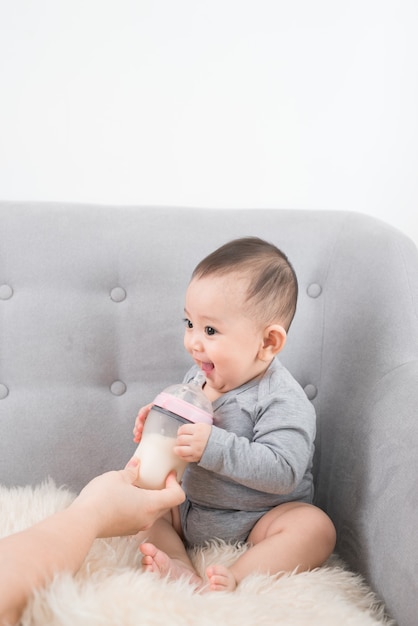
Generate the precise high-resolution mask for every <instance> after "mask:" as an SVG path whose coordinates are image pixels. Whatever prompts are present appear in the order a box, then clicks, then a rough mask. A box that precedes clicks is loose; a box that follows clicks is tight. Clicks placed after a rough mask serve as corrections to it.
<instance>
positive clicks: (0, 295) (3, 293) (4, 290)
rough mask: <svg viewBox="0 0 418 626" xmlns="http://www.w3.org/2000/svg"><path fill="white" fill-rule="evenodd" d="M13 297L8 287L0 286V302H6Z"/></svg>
mask: <svg viewBox="0 0 418 626" xmlns="http://www.w3.org/2000/svg"><path fill="white" fill-rule="evenodd" d="M12 295H13V289H12V288H11V287H10V285H0V300H8V299H9V298H11V297H12Z"/></svg>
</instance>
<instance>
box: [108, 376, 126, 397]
mask: <svg viewBox="0 0 418 626" xmlns="http://www.w3.org/2000/svg"><path fill="white" fill-rule="evenodd" d="M110 391H111V392H112V393H113V395H114V396H123V394H124V393H125V391H126V385H125V383H123V382H122V381H121V380H115V382H113V383H112V384H111V385H110Z"/></svg>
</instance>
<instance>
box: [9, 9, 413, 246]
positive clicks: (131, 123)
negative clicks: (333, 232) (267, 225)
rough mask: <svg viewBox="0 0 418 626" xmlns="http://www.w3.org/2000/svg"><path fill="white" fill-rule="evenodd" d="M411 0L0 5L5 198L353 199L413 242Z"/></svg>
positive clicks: (284, 202) (315, 204) (343, 203)
mask: <svg viewBox="0 0 418 626" xmlns="http://www.w3.org/2000/svg"><path fill="white" fill-rule="evenodd" d="M417 33H418V2H417V0H409V1H408V0H393V1H392V2H389V1H386V0H376V1H371V0H359V1H357V0H353V1H352V0H348V1H347V0H346V1H340V0H329V1H326V0H318V1H316V0H300V1H298V0H285V1H282V0H205V1H203V0H179V1H177V0H0V89H1V93H0V199H3V200H26V199H27V200H58V201H81V202H93V203H106V204H113V203H117V204H151V205H186V206H197V207H233V208H239V207H281V208H291V209H298V208H307V209H317V208H319V209H338V210H342V209H349V210H354V211H362V212H365V213H369V214H371V215H375V216H377V217H380V218H382V219H384V220H385V221H388V222H389V223H392V224H393V225H394V226H397V227H398V228H400V229H401V230H403V231H404V232H406V233H408V234H410V235H411V236H412V237H413V238H414V239H415V241H417V242H418V225H417V224H416V221H417V220H416V217H415V216H416V215H417V208H418V123H417V120H418V114H417V111H418V34H417Z"/></svg>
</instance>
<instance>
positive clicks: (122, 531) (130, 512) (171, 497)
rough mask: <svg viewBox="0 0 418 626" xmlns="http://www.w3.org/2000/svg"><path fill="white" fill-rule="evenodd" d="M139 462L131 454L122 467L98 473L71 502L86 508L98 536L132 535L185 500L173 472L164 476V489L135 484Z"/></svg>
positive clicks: (78, 506)
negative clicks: (117, 469)
mask: <svg viewBox="0 0 418 626" xmlns="http://www.w3.org/2000/svg"><path fill="white" fill-rule="evenodd" d="M139 464H140V462H139V459H138V458H136V457H132V459H131V460H130V461H129V463H128V464H127V466H126V467H125V469H123V470H119V471H113V472H107V473H106V474H102V475H101V476H97V478H94V479H93V480H91V481H90V482H89V483H88V485H86V487H84V489H83V490H82V491H81V493H80V495H79V496H78V497H77V498H76V499H75V500H74V502H73V503H72V504H71V507H73V508H74V507H75V508H78V509H79V508H80V507H81V508H83V509H85V515H89V516H91V518H90V519H93V520H95V521H96V535H97V537H115V536H121V535H134V534H136V533H137V532H139V531H140V530H146V529H148V528H149V527H150V526H152V524H153V523H154V522H155V521H156V520H157V519H158V518H159V517H161V516H162V515H164V513H166V512H167V511H168V510H169V509H171V508H173V507H175V506H178V505H179V504H181V502H183V501H184V499H185V494H184V491H183V490H182V488H181V487H180V485H179V484H178V482H177V481H176V478H175V474H174V473H171V474H169V476H168V477H167V481H166V487H165V488H164V489H159V490H148V489H140V488H138V487H135V486H134V484H133V483H135V481H136V480H137V479H138V474H139Z"/></svg>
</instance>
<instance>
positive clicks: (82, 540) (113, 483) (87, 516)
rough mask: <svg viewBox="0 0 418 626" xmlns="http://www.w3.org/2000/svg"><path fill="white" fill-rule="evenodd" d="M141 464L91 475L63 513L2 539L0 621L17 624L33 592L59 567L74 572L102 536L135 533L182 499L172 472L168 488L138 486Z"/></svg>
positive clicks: (0, 554)
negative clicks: (136, 482) (146, 488)
mask: <svg viewBox="0 0 418 626" xmlns="http://www.w3.org/2000/svg"><path fill="white" fill-rule="evenodd" d="M138 468H139V464H138V461H137V459H135V458H134V459H132V460H131V461H130V462H129V463H128V465H127V467H126V468H125V469H124V470H120V471H114V472H107V473H106V474H102V475H101V476H98V477H97V478H95V479H93V480H92V481H91V482H90V483H89V484H88V485H87V486H86V487H85V488H84V489H83V490H82V491H81V493H80V495H79V496H78V497H77V498H76V499H75V500H74V502H73V503H72V504H71V505H70V506H69V507H68V508H66V509H64V510H63V511H59V512H57V513H55V514H54V515H52V516H50V517H48V518H46V519H45V520H43V521H41V522H39V523H38V524H35V525H34V526H32V527H31V528H28V529H27V530H24V531H22V532H19V533H16V534H14V535H10V536H8V537H5V538H3V539H1V540H0V624H1V626H3V625H6V624H7V625H9V624H14V623H15V622H16V621H17V620H18V619H19V617H20V614H21V612H22V610H23V609H24V606H25V604H26V602H27V599H28V597H29V595H30V594H31V592H32V591H33V590H34V589H35V588H38V587H41V586H43V585H45V584H46V583H47V582H48V581H50V580H51V579H52V577H53V576H54V574H56V573H58V572H61V571H69V572H76V571H77V570H78V569H79V567H80V566H81V564H82V563H83V560H84V558H85V557H86V555H87V553H88V551H89V549H90V547H91V545H92V543H93V541H94V540H95V539H96V538H98V537H113V536H120V535H131V534H136V533H137V532H139V531H140V530H145V529H147V528H149V527H150V526H151V525H152V524H153V522H154V521H155V520H156V519H158V517H160V516H161V515H163V514H164V513H165V512H166V511H167V510H169V509H170V508H172V507H174V506H177V505H178V504H180V503H181V502H182V501H183V500H184V497H185V496H184V492H183V490H182V489H181V487H180V486H179V485H178V483H177V482H176V480H175V478H174V476H173V475H170V476H169V477H168V479H167V484H166V488H165V489H162V490H159V491H148V490H144V489H139V488H138V487H135V486H134V485H133V483H134V482H135V481H136V480H137V478H138Z"/></svg>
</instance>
